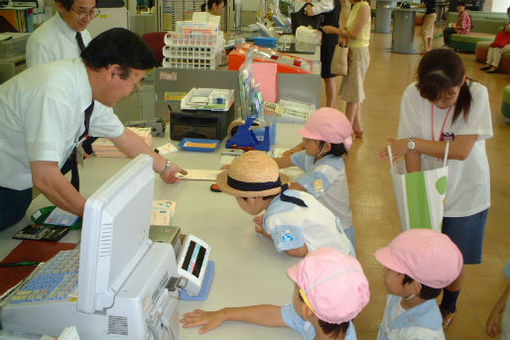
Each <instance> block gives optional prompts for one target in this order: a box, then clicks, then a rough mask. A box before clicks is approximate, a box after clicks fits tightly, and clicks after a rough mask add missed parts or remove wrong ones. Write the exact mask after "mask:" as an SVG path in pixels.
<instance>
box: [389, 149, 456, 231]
mask: <svg viewBox="0 0 510 340" xmlns="http://www.w3.org/2000/svg"><path fill="white" fill-rule="evenodd" d="M448 149H449V143H447V144H446V148H445V155H444V159H443V164H442V166H439V167H437V168H434V169H428V170H423V171H417V172H412V173H406V169H405V160H403V161H400V162H398V163H396V164H393V159H392V157H391V148H390V147H389V146H388V153H389V155H390V164H391V179H392V182H393V190H394V192H395V200H396V203H397V208H398V214H399V216H400V226H401V228H402V230H408V229H413V228H426V229H433V230H436V231H441V228H442V222H443V215H444V200H445V196H446V185H447V183H448V166H446V160H447V159H448Z"/></svg>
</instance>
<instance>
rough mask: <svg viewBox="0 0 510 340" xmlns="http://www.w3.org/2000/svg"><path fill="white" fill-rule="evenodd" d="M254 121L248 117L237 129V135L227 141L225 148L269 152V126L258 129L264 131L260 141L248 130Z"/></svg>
mask: <svg viewBox="0 0 510 340" xmlns="http://www.w3.org/2000/svg"><path fill="white" fill-rule="evenodd" d="M254 121H255V117H248V119H246V122H245V123H244V124H243V125H241V126H239V127H238V128H237V133H236V134H235V135H233V136H232V138H230V140H228V141H227V143H226V144H225V146H226V147H227V148H237V149H245V150H261V151H269V149H270V147H271V141H270V136H269V126H265V127H263V128H262V127H261V128H260V129H264V135H263V138H260V139H262V140H259V139H257V136H256V135H255V133H254V132H253V131H252V130H250V127H251V126H252V124H253V122H254Z"/></svg>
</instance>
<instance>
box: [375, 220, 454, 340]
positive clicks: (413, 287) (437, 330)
mask: <svg viewBox="0 0 510 340" xmlns="http://www.w3.org/2000/svg"><path fill="white" fill-rule="evenodd" d="M375 257H376V259H377V261H379V263H381V264H382V265H383V266H384V267H385V269H386V289H387V290H388V293H389V294H388V298H387V301H386V309H385V311H384V316H383V320H382V322H381V326H380V328H379V334H378V335H377V340H387V339H389V340H394V339H395V340H396V339H427V340H440V339H445V335H444V332H443V327H442V317H441V312H440V311H439V307H438V305H437V303H436V300H435V298H436V297H437V296H438V295H439V294H440V293H441V289H442V288H444V287H446V286H448V285H449V284H450V283H452V282H453V281H454V280H455V279H457V277H458V276H459V274H460V271H461V269H462V265H463V259H462V254H461V252H460V250H459V248H457V246H456V245H455V243H453V242H452V241H451V240H450V238H449V237H448V236H446V235H445V234H442V233H440V232H437V231H433V230H430V229H411V230H408V231H405V232H403V233H401V234H400V235H398V236H397V237H395V238H394V239H393V241H391V243H390V244H389V246H387V247H384V248H381V249H379V250H377V251H376V252H375Z"/></svg>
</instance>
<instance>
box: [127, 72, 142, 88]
mask: <svg viewBox="0 0 510 340" xmlns="http://www.w3.org/2000/svg"><path fill="white" fill-rule="evenodd" d="M129 78H130V79H131V81H132V82H133V83H134V84H135V86H136V91H140V89H141V88H142V86H143V78H142V79H140V81H136V79H135V77H133V76H132V75H131V73H130V74H129Z"/></svg>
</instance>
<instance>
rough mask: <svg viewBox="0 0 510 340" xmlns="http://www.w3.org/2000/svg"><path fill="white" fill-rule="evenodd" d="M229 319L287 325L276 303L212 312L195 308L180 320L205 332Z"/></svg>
mask: <svg viewBox="0 0 510 340" xmlns="http://www.w3.org/2000/svg"><path fill="white" fill-rule="evenodd" d="M228 320H231V321H243V322H250V323H254V324H258V325H263V326H269V327H286V326H287V325H286V324H285V323H284V322H283V319H282V316H281V307H280V306H275V305H256V306H245V307H225V308H222V309H220V310H217V311H211V312H208V311H203V310H200V309H195V310H194V311H193V312H191V313H186V314H184V315H183V317H182V318H181V320H180V322H181V323H182V324H183V327H184V328H188V327H197V326H202V327H201V328H200V329H199V330H198V332H199V333H205V332H207V331H210V330H211V329H213V328H216V327H218V326H219V325H221V324H222V323H223V322H225V321H228Z"/></svg>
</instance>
